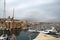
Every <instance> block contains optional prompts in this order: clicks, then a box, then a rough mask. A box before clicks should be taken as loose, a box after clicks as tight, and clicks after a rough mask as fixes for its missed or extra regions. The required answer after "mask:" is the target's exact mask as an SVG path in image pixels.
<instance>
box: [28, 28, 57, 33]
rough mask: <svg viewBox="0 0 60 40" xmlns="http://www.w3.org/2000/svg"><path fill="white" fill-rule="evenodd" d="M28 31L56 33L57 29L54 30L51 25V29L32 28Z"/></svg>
mask: <svg viewBox="0 0 60 40" xmlns="http://www.w3.org/2000/svg"><path fill="white" fill-rule="evenodd" d="M28 31H29V32H39V33H57V31H56V30H55V28H54V27H52V28H51V29H48V30H47V29H46V30H37V29H36V30H33V29H30V28H29V29H28Z"/></svg>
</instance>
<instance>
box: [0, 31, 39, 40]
mask: <svg viewBox="0 0 60 40" xmlns="http://www.w3.org/2000/svg"><path fill="white" fill-rule="evenodd" d="M13 32H14V34H15V36H16V40H33V39H34V38H35V37H36V36H37V35H38V33H31V32H28V31H27V30H23V31H20V30H14V31H13ZM2 33H4V34H8V35H9V36H10V35H11V33H12V32H10V31H9V30H8V31H6V30H4V31H2V30H0V35H2Z"/></svg>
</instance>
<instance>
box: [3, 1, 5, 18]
mask: <svg viewBox="0 0 60 40" xmlns="http://www.w3.org/2000/svg"><path fill="white" fill-rule="evenodd" d="M3 17H4V18H6V0H4V13H3Z"/></svg>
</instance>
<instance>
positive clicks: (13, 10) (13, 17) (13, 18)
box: [13, 8, 14, 19]
mask: <svg viewBox="0 0 60 40" xmlns="http://www.w3.org/2000/svg"><path fill="white" fill-rule="evenodd" d="M13 19H14V8H13Z"/></svg>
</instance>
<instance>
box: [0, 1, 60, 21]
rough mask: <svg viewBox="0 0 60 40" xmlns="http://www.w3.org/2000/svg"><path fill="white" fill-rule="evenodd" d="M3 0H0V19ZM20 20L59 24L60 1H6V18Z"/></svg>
mask: <svg viewBox="0 0 60 40" xmlns="http://www.w3.org/2000/svg"><path fill="white" fill-rule="evenodd" d="M3 4H4V0H0V17H2V16H3V10H4V7H3V6H4V5H3ZM13 8H14V11H15V12H14V17H15V18H17V19H21V20H28V21H43V22H46V21H47V22H60V0H6V17H8V16H11V17H12V15H13Z"/></svg>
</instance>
